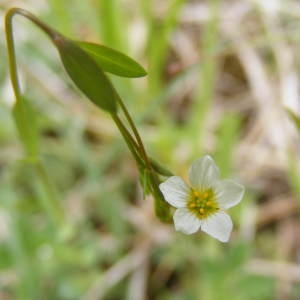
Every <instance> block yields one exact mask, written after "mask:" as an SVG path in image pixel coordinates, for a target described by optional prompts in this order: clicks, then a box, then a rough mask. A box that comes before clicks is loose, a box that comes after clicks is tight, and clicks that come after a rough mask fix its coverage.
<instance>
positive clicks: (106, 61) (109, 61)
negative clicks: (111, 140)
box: [52, 33, 146, 113]
mask: <svg viewBox="0 0 300 300" xmlns="http://www.w3.org/2000/svg"><path fill="white" fill-rule="evenodd" d="M52 40H53V42H54V44H55V45H56V47H57V49H58V51H59V53H60V57H61V60H62V62H63V65H64V67H65V69H66V71H67V73H68V74H69V76H70V77H71V79H72V80H73V82H74V83H75V85H76V86H77V87H78V88H79V89H80V90H81V91H82V92H83V93H84V94H85V95H86V96H87V97H88V98H89V99H90V100H91V101H92V102H93V103H94V104H96V105H97V106H98V107H99V108H101V109H103V110H105V111H107V112H110V113H116V112H117V101H118V97H119V96H118V94H117V92H116V90H115V89H114V87H113V86H112V84H111V82H110V80H109V79H108V77H107V76H106V75H105V73H104V71H106V72H110V73H112V74H115V75H119V76H123V77H141V76H145V75H146V71H145V70H144V69H143V68H142V67H141V66H140V65H139V64H138V63H137V62H135V61H134V60H133V59H131V58H129V57H128V56H126V55H124V54H122V53H120V52H118V51H116V50H113V49H111V48H107V47H105V46H101V45H98V44H93V43H87V42H81V41H72V40H69V39H67V38H65V37H64V36H62V35H61V34H59V33H56V34H55V35H54V36H53V38H52Z"/></svg>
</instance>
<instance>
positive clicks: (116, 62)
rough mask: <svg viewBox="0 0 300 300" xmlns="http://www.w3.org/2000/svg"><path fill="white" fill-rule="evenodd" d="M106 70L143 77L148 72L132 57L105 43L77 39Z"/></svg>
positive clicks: (128, 75)
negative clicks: (104, 44)
mask: <svg viewBox="0 0 300 300" xmlns="http://www.w3.org/2000/svg"><path fill="white" fill-rule="evenodd" d="M75 43H76V44H77V45H79V46H80V47H81V48H83V49H84V50H85V51H86V52H87V53H88V54H89V55H90V56H91V57H92V58H93V59H94V60H95V61H96V62H97V63H98V65H99V66H100V67H101V68H102V69H103V70H104V71H105V72H109V73H112V74H115V75H118V76H122V77H142V76H145V75H147V72H146V71H145V70H144V68H143V67H142V66H140V65H139V64H138V63H137V62H136V61H134V60H133V59H132V58H130V57H128V56H127V55H124V54H123V53H121V52H119V51H117V50H114V49H111V48H108V47H105V46H103V45H99V44H95V43H88V42H81V41H76V42H75Z"/></svg>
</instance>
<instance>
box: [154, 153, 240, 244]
mask: <svg viewBox="0 0 300 300" xmlns="http://www.w3.org/2000/svg"><path fill="white" fill-rule="evenodd" d="M189 179H190V183H191V187H189V186H188V185H187V184H186V183H185V182H184V181H183V180H182V179H181V178H180V177H178V176H172V177H170V178H168V179H167V180H166V181H165V182H163V183H161V184H160V186H159V188H160V190H161V192H162V193H163V195H164V198H165V200H166V201H167V202H168V203H169V204H171V205H172V206H174V207H176V208H177V210H176V211H175V213H174V216H173V219H174V225H175V229H176V230H178V231H181V232H183V233H185V234H192V233H195V232H196V231H198V230H199V229H201V230H202V231H204V232H206V233H207V234H209V235H211V236H213V237H214V238H216V239H218V240H219V241H221V242H227V241H228V240H229V237H230V233H231V230H232V221H231V218H230V216H229V215H228V214H227V213H226V212H225V210H226V209H228V208H230V207H232V206H235V205H237V204H238V203H239V202H240V201H241V200H242V198H243V195H244V192H245V188H244V187H243V186H242V185H240V184H238V183H235V182H234V181H231V180H220V179H219V169H218V167H217V166H216V164H215V162H214V161H213V159H212V158H211V157H210V156H208V155H206V156H204V157H203V158H200V159H198V160H196V161H195V162H194V163H193V164H192V166H191V168H190V170H189Z"/></svg>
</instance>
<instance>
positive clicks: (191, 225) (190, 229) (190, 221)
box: [173, 208, 201, 234]
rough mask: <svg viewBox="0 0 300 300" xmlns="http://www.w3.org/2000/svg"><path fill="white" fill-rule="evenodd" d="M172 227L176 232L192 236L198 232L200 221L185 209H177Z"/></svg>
mask: <svg viewBox="0 0 300 300" xmlns="http://www.w3.org/2000/svg"><path fill="white" fill-rule="evenodd" d="M173 220H174V225H175V229H176V230H177V231H181V232H183V233H185V234H192V233H195V232H196V231H198V230H199V228H200V226H201V220H200V219H198V218H197V217H196V216H195V215H193V214H192V213H191V212H190V211H189V210H188V209H187V208H179V209H177V210H176V211H175V213H174V216H173Z"/></svg>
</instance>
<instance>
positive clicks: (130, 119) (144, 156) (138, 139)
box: [118, 97, 152, 171]
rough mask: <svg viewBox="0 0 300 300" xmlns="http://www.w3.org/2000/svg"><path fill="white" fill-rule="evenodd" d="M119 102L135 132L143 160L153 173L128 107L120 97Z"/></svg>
mask: <svg viewBox="0 0 300 300" xmlns="http://www.w3.org/2000/svg"><path fill="white" fill-rule="evenodd" d="M118 101H119V104H120V106H121V109H122V110H123V112H124V115H125V117H126V119H127V120H128V123H129V125H130V127H131V129H132V131H133V134H134V136H135V138H136V140H137V143H138V146H139V148H140V150H141V152H142V155H143V158H144V160H145V164H146V166H147V168H148V170H149V171H151V170H152V166H151V163H150V161H149V158H148V155H147V153H146V150H145V147H144V144H143V142H142V139H141V137H140V134H139V132H138V130H137V128H136V126H135V125H134V122H133V120H132V118H131V116H130V114H129V112H128V110H127V108H126V106H125V104H124V103H123V101H122V99H121V98H120V97H118Z"/></svg>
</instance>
